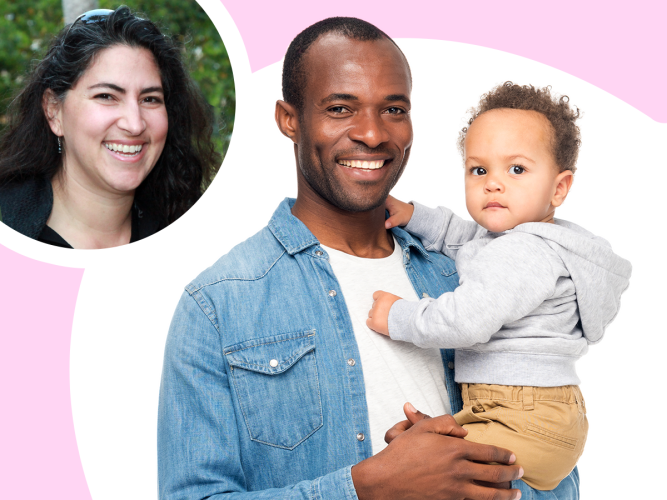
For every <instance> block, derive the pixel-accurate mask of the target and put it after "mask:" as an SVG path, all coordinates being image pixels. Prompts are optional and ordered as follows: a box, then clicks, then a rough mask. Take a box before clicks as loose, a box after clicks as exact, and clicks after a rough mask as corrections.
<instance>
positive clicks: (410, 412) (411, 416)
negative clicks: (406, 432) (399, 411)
mask: <svg viewBox="0 0 667 500" xmlns="http://www.w3.org/2000/svg"><path fill="white" fill-rule="evenodd" d="M403 413H405V416H406V417H408V420H409V421H410V422H411V423H412V424H416V423H417V422H419V421H420V420H424V419H425V418H431V417H430V416H429V415H426V414H425V413H422V412H420V411H419V410H417V409H416V408H415V407H414V406H412V404H411V403H405V404H404V405H403Z"/></svg>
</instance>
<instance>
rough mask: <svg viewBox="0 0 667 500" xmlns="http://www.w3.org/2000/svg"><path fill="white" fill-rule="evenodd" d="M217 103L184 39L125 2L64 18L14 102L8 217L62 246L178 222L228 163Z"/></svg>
mask: <svg viewBox="0 0 667 500" xmlns="http://www.w3.org/2000/svg"><path fill="white" fill-rule="evenodd" d="M212 122H213V115H212V111H211V108H210V106H209V105H208V104H207V103H206V101H205V99H204V97H203V96H202V95H201V93H200V92H199V90H198V89H197V87H196V86H195V84H194V83H193V82H192V80H191V78H190V76H189V75H188V73H187V71H186V69H185V67H184V65H183V63H182V61H181V56H180V52H179V49H178V47H177V46H176V45H175V44H174V42H172V40H171V39H170V38H168V37H166V36H164V35H163V34H162V33H160V31H159V30H158V28H157V27H156V26H155V25H154V24H153V23H152V22H150V21H148V20H145V19H141V18H138V17H136V16H134V15H133V14H132V13H131V12H130V10H129V9H128V8H127V7H120V8H118V9H116V10H115V11H110V10H102V9H98V10H94V11H90V12H87V13H85V14H83V15H82V16H80V17H79V18H78V19H77V20H76V21H74V22H73V23H72V24H71V25H69V26H66V27H65V28H64V29H63V30H62V31H61V32H60V33H59V34H58V36H57V37H56V38H55V40H54V41H53V42H52V44H51V46H50V48H49V50H48V52H47V54H46V57H45V58H44V59H43V60H42V61H41V62H40V63H39V64H38V65H37V66H36V68H35V69H34V71H33V72H32V73H31V75H30V76H29V77H28V83H27V85H26V86H25V88H24V89H23V90H22V91H21V92H20V94H19V95H18V96H17V97H16V99H15V100H14V101H13V103H12V105H11V106H10V121H9V127H8V130H7V132H6V133H5V135H4V136H3V137H2V139H0V218H1V220H2V222H4V223H5V224H7V225H8V226H10V227H12V228H13V229H15V230H17V231H19V232H20V233H22V234H24V235H26V236H29V237H31V238H34V239H37V240H39V241H42V242H44V243H49V244H52V245H57V246H61V247H66V248H107V247H113V246H118V245H123V244H126V243H131V242H133V241H137V240H140V239H142V238H145V237H147V236H150V235H151V234H154V233H155V232H157V231H159V230H160V229H162V228H164V227H165V226H166V225H168V224H170V223H172V222H173V221H175V220H176V219H178V218H179V217H180V216H181V215H183V214H184V213H185V212H186V211H187V210H188V209H189V208H190V207H191V206H192V205H193V204H194V203H195V202H196V201H197V200H198V199H199V197H200V196H201V193H202V186H206V185H208V183H210V181H211V179H212V177H213V175H214V174H215V171H216V170H217V168H218V167H219V164H220V156H219V155H218V154H217V153H216V152H215V150H214V147H213V143H212V142H211V134H212V130H213V127H212Z"/></svg>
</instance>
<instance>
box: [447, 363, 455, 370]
mask: <svg viewBox="0 0 667 500" xmlns="http://www.w3.org/2000/svg"><path fill="white" fill-rule="evenodd" d="M447 367H448V368H449V369H450V370H453V369H454V362H453V361H450V362H449V363H447Z"/></svg>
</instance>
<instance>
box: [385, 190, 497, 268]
mask: <svg viewBox="0 0 667 500" xmlns="http://www.w3.org/2000/svg"><path fill="white" fill-rule="evenodd" d="M386 207H387V210H388V211H389V215H390V217H389V218H388V219H387V221H386V224H385V225H386V227H387V229H389V228H391V227H395V226H405V230H406V231H408V232H410V233H412V234H414V235H415V236H417V237H418V238H419V239H421V240H422V243H424V246H425V247H426V249H427V250H431V251H436V252H439V253H442V254H445V255H447V257H450V258H452V259H455V258H456V252H457V251H458V249H459V248H460V247H461V246H462V245H463V244H464V243H467V242H468V241H470V240H473V239H475V237H477V236H478V235H480V234H484V233H485V232H486V230H485V229H484V228H482V227H480V226H479V225H478V224H477V223H476V222H472V221H466V220H463V219H461V218H460V217H458V216H457V215H455V214H454V213H453V212H452V211H451V210H449V209H448V208H445V207H438V208H428V207H425V206H424V205H420V204H419V203H412V204H410V203H404V202H402V201H399V200H397V199H396V198H394V197H392V196H389V197H388V198H387V203H386Z"/></svg>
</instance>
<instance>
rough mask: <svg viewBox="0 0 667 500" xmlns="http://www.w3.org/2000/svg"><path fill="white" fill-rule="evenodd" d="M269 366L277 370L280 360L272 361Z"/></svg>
mask: <svg viewBox="0 0 667 500" xmlns="http://www.w3.org/2000/svg"><path fill="white" fill-rule="evenodd" d="M269 364H270V365H271V366H272V367H273V368H275V367H276V366H278V360H277V359H272V360H271V361H269Z"/></svg>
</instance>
